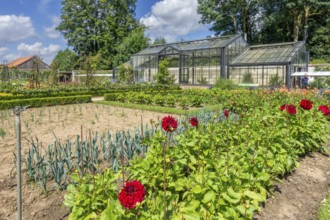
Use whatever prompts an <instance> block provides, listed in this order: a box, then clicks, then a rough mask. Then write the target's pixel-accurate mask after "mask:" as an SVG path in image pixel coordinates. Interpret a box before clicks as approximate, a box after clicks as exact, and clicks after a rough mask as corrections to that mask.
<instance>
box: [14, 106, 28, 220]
mask: <svg viewBox="0 0 330 220" xmlns="http://www.w3.org/2000/svg"><path fill="white" fill-rule="evenodd" d="M27 107H28V106H24V107H21V106H16V107H15V108H14V109H13V112H14V115H15V125H16V145H17V156H16V162H17V219H18V220H22V172H21V112H22V111H24V110H25V109H26V108H27Z"/></svg>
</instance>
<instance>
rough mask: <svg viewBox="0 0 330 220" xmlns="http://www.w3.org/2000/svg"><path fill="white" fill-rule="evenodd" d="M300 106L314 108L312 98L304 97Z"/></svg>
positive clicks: (306, 108) (308, 108) (307, 108)
mask: <svg viewBox="0 0 330 220" xmlns="http://www.w3.org/2000/svg"><path fill="white" fill-rule="evenodd" d="M300 107H301V108H303V109H305V110H310V109H311V108H313V103H312V102H311V101H310V100H307V99H303V100H301V102H300Z"/></svg>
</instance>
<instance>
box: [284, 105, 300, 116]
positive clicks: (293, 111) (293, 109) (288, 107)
mask: <svg viewBox="0 0 330 220" xmlns="http://www.w3.org/2000/svg"><path fill="white" fill-rule="evenodd" d="M285 110H286V111H287V112H288V113H289V114H290V115H295V114H296V113H297V109H296V106H294V105H286V106H285Z"/></svg>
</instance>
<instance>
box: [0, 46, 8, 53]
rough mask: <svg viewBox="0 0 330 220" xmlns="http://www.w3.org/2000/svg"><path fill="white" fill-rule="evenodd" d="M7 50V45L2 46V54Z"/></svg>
mask: <svg viewBox="0 0 330 220" xmlns="http://www.w3.org/2000/svg"><path fill="white" fill-rule="evenodd" d="M7 50H8V48H7V47H0V54H3V53H4V52H5V51H7Z"/></svg>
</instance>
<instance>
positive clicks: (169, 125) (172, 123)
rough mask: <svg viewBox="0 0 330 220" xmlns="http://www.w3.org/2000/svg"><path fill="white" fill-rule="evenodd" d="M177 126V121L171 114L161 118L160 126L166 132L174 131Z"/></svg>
mask: <svg viewBox="0 0 330 220" xmlns="http://www.w3.org/2000/svg"><path fill="white" fill-rule="evenodd" d="M177 127H178V122H177V121H176V120H175V118H173V117H172V116H166V117H164V118H163V119H162V128H163V129H164V130H165V131H166V132H172V131H175V130H176V129H177Z"/></svg>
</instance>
